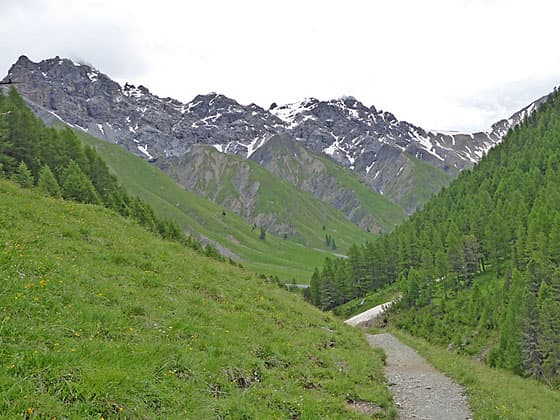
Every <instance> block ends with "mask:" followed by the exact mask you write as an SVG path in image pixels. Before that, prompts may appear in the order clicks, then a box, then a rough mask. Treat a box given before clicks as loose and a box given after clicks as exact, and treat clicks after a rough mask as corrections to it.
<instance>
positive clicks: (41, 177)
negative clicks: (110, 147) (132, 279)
mask: <svg viewBox="0 0 560 420" xmlns="http://www.w3.org/2000/svg"><path fill="white" fill-rule="evenodd" d="M0 176H2V177H5V178H9V179H11V180H13V181H15V182H17V183H18V184H20V185H21V186H23V187H25V188H37V189H38V190H39V191H41V192H42V193H44V194H46V195H49V196H51V197H54V198H64V199H66V200H73V201H77V202H80V203H87V204H96V205H102V206H105V207H107V208H109V209H111V210H114V211H116V212H117V213H119V214H120V215H122V216H124V217H127V218H130V219H133V220H135V221H136V222H137V223H139V224H140V225H142V226H144V227H145V228H147V229H148V230H150V231H152V232H154V233H155V234H158V235H160V236H161V237H162V238H164V239H169V240H173V241H177V242H180V243H182V244H184V245H186V246H188V247H190V248H192V249H195V250H197V251H199V252H201V253H204V254H206V255H208V256H210V257H213V258H216V259H220V260H223V257H222V256H221V255H220V254H219V253H218V251H217V250H216V249H215V248H214V247H212V246H211V245H208V246H206V247H203V246H202V245H201V244H200V243H199V242H198V241H197V240H196V239H194V238H192V237H191V236H187V235H185V234H184V233H183V232H182V231H181V229H180V228H179V226H178V225H177V224H176V223H175V222H173V221H170V220H164V219H161V218H159V217H157V216H156V215H155V214H154V211H153V210H152V208H151V207H150V206H149V205H148V204H147V203H145V202H144V201H143V200H141V199H140V198H138V197H133V196H130V195H129V194H128V193H127V192H126V190H125V188H124V187H123V186H121V185H120V184H119V183H118V181H117V178H116V177H115V176H114V175H113V174H111V172H110V171H109V168H108V166H107V164H106V163H105V162H104V161H103V160H102V159H101V158H100V157H99V155H98V154H97V152H96V151H95V149H93V148H92V147H89V146H87V145H82V143H81V142H80V140H79V138H78V137H77V135H76V134H75V133H74V132H73V131H72V130H71V129H69V128H62V129H55V128H49V127H46V126H45V125H44V124H43V123H42V121H40V120H39V119H38V118H37V117H35V115H34V114H33V113H32V112H31V110H30V109H29V108H28V107H27V105H26V104H25V101H24V100H23V98H22V97H21V96H20V95H19V94H18V92H17V91H16V90H15V89H14V88H11V89H10V90H9V92H8V94H7V95H5V94H4V93H3V92H2V91H0Z"/></svg>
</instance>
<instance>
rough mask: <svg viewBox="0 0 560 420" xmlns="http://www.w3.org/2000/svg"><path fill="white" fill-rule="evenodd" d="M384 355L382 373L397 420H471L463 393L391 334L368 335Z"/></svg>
mask: <svg viewBox="0 0 560 420" xmlns="http://www.w3.org/2000/svg"><path fill="white" fill-rule="evenodd" d="M367 340H368V342H369V344H370V345H371V346H372V347H380V348H382V349H383V350H384V351H385V353H386V355H387V363H386V366H385V373H386V376H387V380H388V381H389V387H390V389H391V392H392V393H393V397H394V399H395V403H396V405H397V410H398V413H399V418H400V419H430V420H432V419H434V420H439V419H441V420H454V419H463V420H464V419H472V413H471V411H470V409H469V407H468V404H467V398H466V397H465V395H464V391H463V389H462V388H461V387H460V386H459V385H457V384H456V383H455V382H453V381H451V380H450V379H449V378H447V377H446V376H444V375H443V374H442V373H440V372H438V371H437V370H436V369H434V368H433V367H432V366H430V365H429V364H428V362H426V360H425V359H423V358H422V357H420V356H419V355H418V353H416V351H414V350H413V349H411V348H410V347H408V346H405V345H404V344H402V343H401V342H400V341H399V340H397V339H396V338H395V337H393V336H392V335H391V334H376V335H369V334H368V335H367Z"/></svg>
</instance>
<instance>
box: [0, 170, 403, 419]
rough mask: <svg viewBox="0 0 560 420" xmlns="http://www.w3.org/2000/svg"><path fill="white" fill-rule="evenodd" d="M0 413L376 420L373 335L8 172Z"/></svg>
mask: <svg viewBox="0 0 560 420" xmlns="http://www.w3.org/2000/svg"><path fill="white" fill-rule="evenodd" d="M0 220H1V221H2V223H0V237H1V238H2V254H1V256H0V261H1V265H2V293H1V294H0V306H1V307H2V335H1V337H2V358H3V359H2V360H3V369H2V370H1V371H0V383H2V391H1V393H2V402H1V403H0V407H1V411H2V417H3V418H48V419H52V418H326V417H331V418H348V419H360V418H367V416H366V415H363V414H359V411H358V408H359V407H360V406H361V407H363V406H366V407H369V409H370V410H375V412H376V413H379V416H384V417H387V418H389V417H392V416H394V414H395V409H394V407H393V405H392V402H391V395H390V391H389V390H388V389H387V387H386V386H385V383H384V379H383V372H382V368H383V363H382V360H381V354H380V353H378V352H375V351H372V349H371V348H370V347H369V345H368V344H367V342H366V340H365V339H364V337H363V335H362V334H361V333H360V332H359V331H357V330H353V329H351V328H348V327H347V326H345V325H343V324H342V323H341V322H339V321H337V320H336V319H334V318H333V317H332V316H330V315H328V314H325V313H323V312H320V311H319V310H317V309H314V308H312V307H311V306H309V305H307V304H306V303H305V302H303V301H302V299H301V298H299V297H298V296H296V295H294V294H293V293H289V292H287V291H285V290H282V289H281V288H278V287H275V286H273V285H271V284H270V283H268V282H266V281H263V280H262V279H260V278H258V277H257V276H255V275H253V274H251V273H249V272H247V271H245V270H241V269H239V268H237V267H233V266H231V265H230V264H224V263H220V262H217V261H215V260H211V259H208V258H206V257H204V256H202V255H200V254H198V253H196V252H194V251H193V250H190V249H188V248H185V247H184V246H182V245H180V244H177V243H172V242H169V241H164V240H161V239H159V238H157V237H155V236H154V235H153V234H151V233H150V232H148V231H147V230H145V229H143V228H142V227H140V226H138V225H137V224H135V223H131V222H130V221H128V220H126V219H124V218H122V217H120V216H118V215H117V214H116V213H114V212H111V211H109V210H107V209H104V208H102V207H100V206H92V205H83V204H77V203H74V202H71V201H63V200H55V199H50V198H47V197H45V196H42V195H41V194H39V193H38V192H37V191H31V190H23V189H21V188H18V187H16V186H15V184H13V183H11V182H8V181H6V180H1V179H0Z"/></svg>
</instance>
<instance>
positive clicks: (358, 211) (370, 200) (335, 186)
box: [251, 135, 406, 232]
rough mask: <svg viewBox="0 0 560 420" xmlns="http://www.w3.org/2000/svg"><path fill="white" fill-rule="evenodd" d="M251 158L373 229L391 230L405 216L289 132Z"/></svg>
mask: <svg viewBox="0 0 560 420" xmlns="http://www.w3.org/2000/svg"><path fill="white" fill-rule="evenodd" d="M251 160H254V161H255V162H257V163H259V164H260V165H262V166H264V167H265V168H266V169H268V170H269V171H270V172H272V173H273V174H275V175H277V176H279V177H281V178H282V179H284V180H286V181H288V182H290V183H291V184H293V185H296V186H297V187H299V188H301V189H302V190H304V191H308V192H310V193H312V194H313V195H314V196H315V197H317V198H319V199H320V200H322V201H324V202H326V203H328V204H330V205H331V206H333V207H335V208H337V209H339V210H340V211H342V212H343V213H344V214H345V216H346V218H348V220H351V221H353V222H354V223H356V224H358V225H359V226H361V227H362V228H363V229H364V230H365V229H368V230H370V231H371V232H388V231H391V230H392V229H393V228H394V227H395V226H396V225H397V224H399V223H400V222H402V221H403V220H404V219H405V218H406V213H405V212H404V211H403V209H402V208H400V207H399V206H398V205H396V204H394V203H392V202H391V201H389V200H387V199H386V198H384V197H383V196H382V195H381V194H379V193H378V192H377V191H374V190H373V189H371V188H369V187H368V186H366V185H365V183H364V181H363V180H362V179H360V175H359V174H357V173H355V172H353V171H351V170H349V169H346V168H344V167H343V166H341V165H339V164H338V163H336V162H334V161H333V160H332V159H330V158H328V157H326V156H324V155H319V154H316V153H313V152H312V151H310V150H307V149H305V148H304V147H303V146H301V145H300V144H298V142H297V141H296V140H295V139H293V138H292V137H290V136H289V135H278V136H274V137H272V138H270V139H269V140H268V141H267V142H266V144H264V145H263V146H262V147H261V148H259V149H258V150H257V151H256V152H255V153H254V154H253V155H251Z"/></svg>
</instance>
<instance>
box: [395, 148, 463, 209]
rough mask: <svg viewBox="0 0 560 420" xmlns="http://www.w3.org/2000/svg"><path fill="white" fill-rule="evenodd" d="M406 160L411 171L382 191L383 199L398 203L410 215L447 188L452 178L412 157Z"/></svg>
mask: <svg viewBox="0 0 560 420" xmlns="http://www.w3.org/2000/svg"><path fill="white" fill-rule="evenodd" d="M407 158H408V159H409V160H410V162H411V163H412V170H411V171H407V172H406V173H407V174H408V175H407V176H400V177H399V182H398V183H395V184H392V185H389V186H388V187H387V188H386V189H385V190H384V193H385V194H384V195H385V197H387V198H389V199H390V200H393V201H394V202H398V203H399V205H400V206H402V207H403V208H404V209H406V211H407V212H408V213H412V212H414V211H415V210H416V208H417V207H418V206H420V207H422V206H423V205H424V204H425V203H426V202H427V201H428V200H429V199H430V197H432V196H434V195H436V194H437V193H439V192H440V191H441V189H442V188H444V187H447V186H448V185H449V184H450V183H451V181H452V180H453V177H452V176H451V175H449V174H447V173H445V172H444V171H443V170H441V169H439V168H436V167H435V166H432V165H430V164H428V163H426V162H423V161H421V160H419V159H416V158H414V157H412V156H408V155H407Z"/></svg>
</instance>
